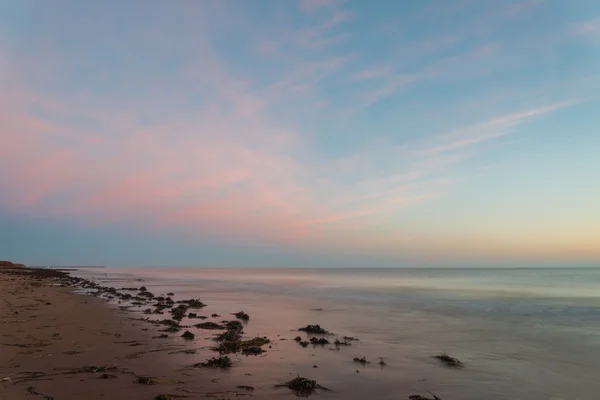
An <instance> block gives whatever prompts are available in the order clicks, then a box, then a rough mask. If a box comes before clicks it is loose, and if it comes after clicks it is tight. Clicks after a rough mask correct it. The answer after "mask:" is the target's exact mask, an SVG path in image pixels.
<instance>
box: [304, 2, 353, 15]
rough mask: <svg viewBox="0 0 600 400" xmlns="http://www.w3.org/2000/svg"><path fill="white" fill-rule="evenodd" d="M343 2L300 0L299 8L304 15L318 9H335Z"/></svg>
mask: <svg viewBox="0 0 600 400" xmlns="http://www.w3.org/2000/svg"><path fill="white" fill-rule="evenodd" d="M342 2H343V0H300V8H301V9H302V11H304V12H306V13H313V12H315V11H318V10H320V9H323V8H326V9H331V8H334V7H337V6H338V5H339V4H340V3H342Z"/></svg>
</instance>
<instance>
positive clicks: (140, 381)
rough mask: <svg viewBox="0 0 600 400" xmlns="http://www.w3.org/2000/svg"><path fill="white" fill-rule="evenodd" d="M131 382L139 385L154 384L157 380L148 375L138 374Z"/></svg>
mask: <svg viewBox="0 0 600 400" xmlns="http://www.w3.org/2000/svg"><path fill="white" fill-rule="evenodd" d="M133 382H134V383H137V384H139V385H156V384H158V381H157V380H156V379H154V378H151V377H149V376H138V377H137V379H136V380H135V381H133Z"/></svg>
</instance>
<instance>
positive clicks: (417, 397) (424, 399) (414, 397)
mask: <svg viewBox="0 0 600 400" xmlns="http://www.w3.org/2000/svg"><path fill="white" fill-rule="evenodd" d="M427 393H429V394H430V395H432V396H433V399H432V398H430V397H424V396H421V395H420V394H413V395H412V396H408V398H409V400H442V399H440V398H439V397H437V396H436V395H435V394H433V393H431V392H430V391H429V390H428V391H427Z"/></svg>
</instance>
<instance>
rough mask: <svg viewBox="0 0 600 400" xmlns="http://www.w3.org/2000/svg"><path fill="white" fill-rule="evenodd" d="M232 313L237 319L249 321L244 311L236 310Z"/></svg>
mask: <svg viewBox="0 0 600 400" xmlns="http://www.w3.org/2000/svg"><path fill="white" fill-rule="evenodd" d="M233 315H235V317H236V318H237V319H241V320H242V321H249V320H250V316H249V315H248V314H246V313H245V312H244V311H239V312H236V313H235V314H233Z"/></svg>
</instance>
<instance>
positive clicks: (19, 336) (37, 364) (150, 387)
mask: <svg viewBox="0 0 600 400" xmlns="http://www.w3.org/2000/svg"><path fill="white" fill-rule="evenodd" d="M63 279H64V276H63V274H62V273H60V272H55V271H52V270H29V269H2V270H0V293H2V297H1V301H0V318H1V321H2V323H1V324H0V380H1V383H0V398H1V399H3V400H20V399H35V398H43V399H47V400H50V399H56V400H69V399H73V400H75V399H83V398H85V399H132V400H133V399H155V398H157V396H160V395H163V394H167V395H169V396H170V397H164V398H165V399H168V398H213V399H214V398H218V399H226V398H236V397H240V396H243V395H246V394H248V393H247V392H249V391H250V390H249V388H243V389H239V388H236V387H235V386H233V387H232V388H229V389H224V388H223V387H224V386H225V385H223V384H221V383H220V382H219V379H215V377H214V376H204V377H202V375H203V374H202V371H201V370H200V369H191V370H187V371H182V368H183V367H185V356H186V355H187V354H186V353H181V354H182V355H183V356H184V357H178V356H177V354H178V352H182V351H184V350H189V351H190V352H191V351H193V349H191V348H190V342H189V341H186V340H185V339H183V338H181V337H180V336H181V333H179V334H169V336H170V338H159V336H160V335H166V334H165V333H160V332H158V331H159V330H160V328H158V327H154V326H153V325H151V324H148V323H146V322H144V321H135V320H133V318H132V316H131V315H129V314H128V312H127V311H124V310H120V309H119V308H116V307H108V306H107V305H106V304H105V303H106V301H105V300H102V299H99V298H97V297H94V296H82V295H79V294H76V293H74V290H73V288H71V287H60V286H64V282H63V281H62V280H63ZM167 355H170V357H169V356H167ZM209 374H210V373H209ZM204 375H207V374H206V373H205V374H204ZM147 377H149V378H150V379H146V380H144V378H147ZM140 378H141V379H140ZM158 398H160V397H158Z"/></svg>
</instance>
